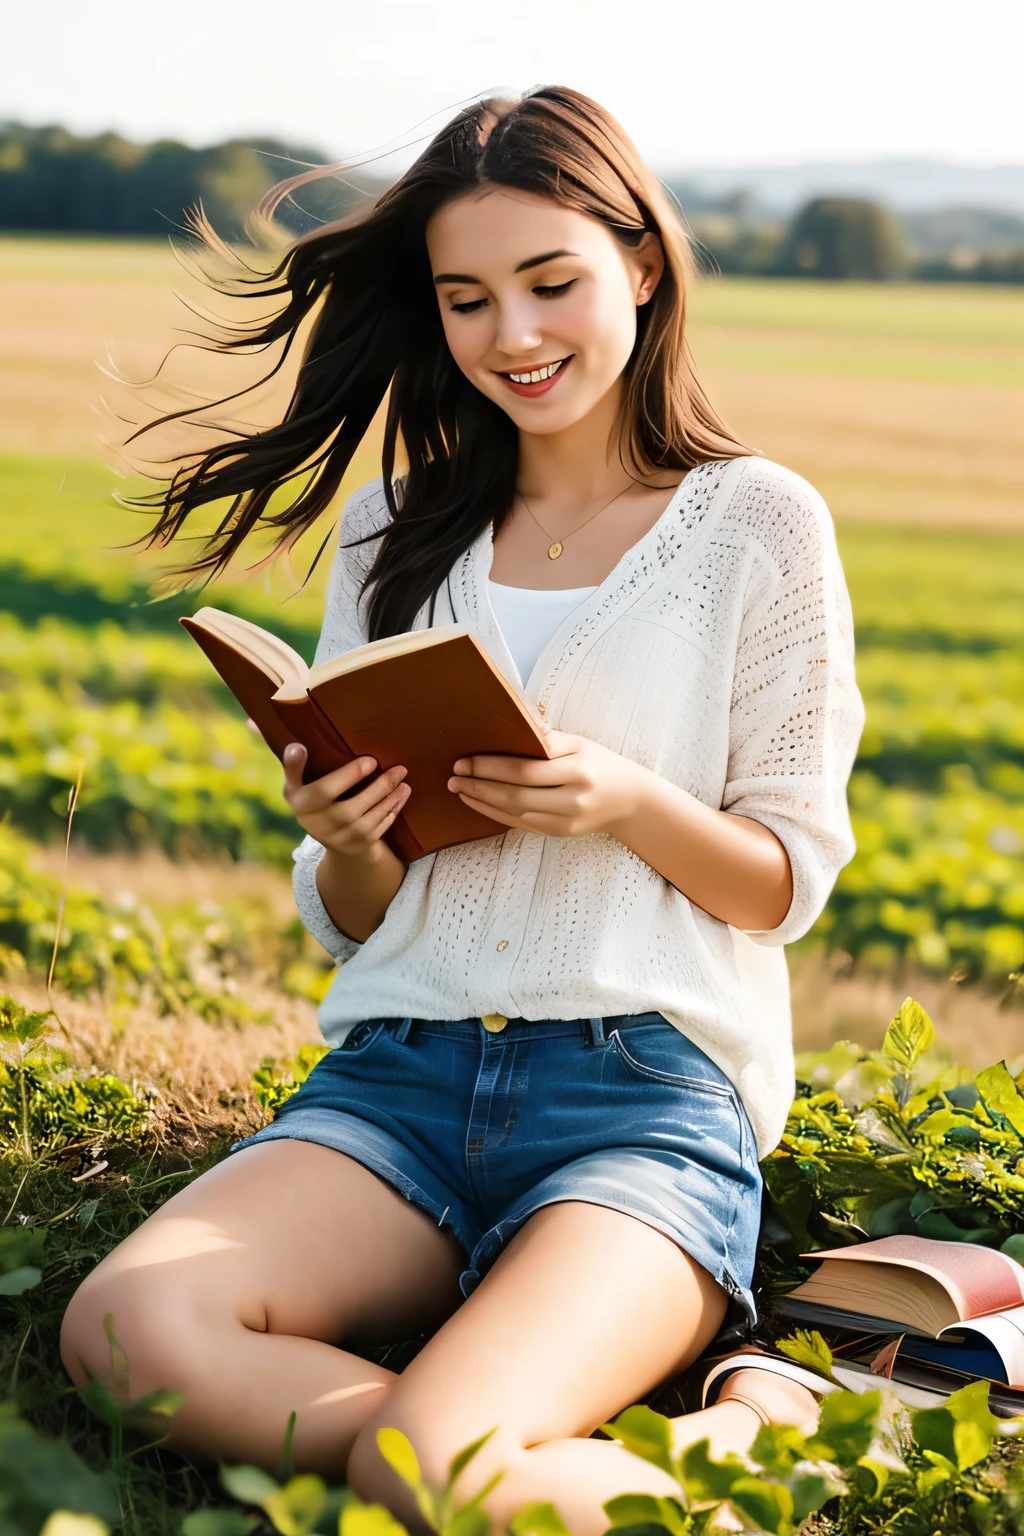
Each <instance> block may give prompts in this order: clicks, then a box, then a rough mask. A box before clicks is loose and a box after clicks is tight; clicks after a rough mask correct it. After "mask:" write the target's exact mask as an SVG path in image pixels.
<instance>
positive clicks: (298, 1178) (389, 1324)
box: [83, 1140, 465, 1343]
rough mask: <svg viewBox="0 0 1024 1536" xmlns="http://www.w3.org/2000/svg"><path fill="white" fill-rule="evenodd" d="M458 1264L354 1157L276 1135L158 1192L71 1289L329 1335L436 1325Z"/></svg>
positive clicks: (455, 1248) (455, 1251) (449, 1302)
mask: <svg viewBox="0 0 1024 1536" xmlns="http://www.w3.org/2000/svg"><path fill="white" fill-rule="evenodd" d="M464 1263H465V1258H464V1255H463V1252H462V1249H461V1248H460V1246H459V1245H458V1243H456V1241H455V1239H454V1238H453V1237H452V1236H451V1234H450V1233H447V1232H441V1231H439V1230H438V1229H437V1227H436V1225H435V1223H434V1221H433V1219H432V1218H431V1217H430V1216H429V1215H427V1214H426V1213H425V1212H424V1211H422V1210H420V1209H419V1208H418V1207H417V1206H414V1205H412V1204H411V1203H410V1202H409V1201H408V1200H406V1199H405V1198H404V1197H403V1196H402V1195H400V1194H398V1192H397V1191H396V1190H394V1189H393V1188H392V1187H391V1186H390V1185H389V1184H387V1183H386V1182H385V1181H384V1180H383V1179H381V1178H378V1176H377V1175H376V1174H374V1173H371V1172H370V1171H369V1170H368V1169H367V1168H364V1167H363V1166H362V1164H361V1163H359V1162H357V1161H356V1160H355V1159H353V1158H351V1157H348V1156H346V1154H345V1153H342V1152H335V1151H334V1150H333V1149H331V1148H329V1147H323V1146H319V1145H316V1144H314V1143H312V1142H303V1141H290V1140H281V1141H269V1142H264V1143H262V1144H258V1145H256V1146H252V1147H245V1148H243V1149H242V1150H240V1151H239V1152H236V1153H234V1154H233V1155H232V1156H230V1157H228V1158H226V1159H225V1161H224V1162H222V1163H219V1164H218V1165H217V1166H215V1167H214V1168H212V1169H211V1170H210V1171H209V1172H207V1173H205V1174H203V1175H202V1176H201V1177H200V1178H198V1179H197V1180H196V1181H195V1182H194V1183H193V1184H190V1185H189V1186H188V1187H187V1188H186V1189H184V1190H182V1191H180V1193H178V1194H176V1195H175V1196H174V1197H173V1198H172V1199H170V1200H168V1201H167V1203H166V1205H163V1206H162V1207H161V1208H160V1209H159V1210H158V1211H157V1212H155V1214H154V1215H152V1216H150V1217H149V1219H148V1220H147V1221H145V1222H144V1223H143V1224H142V1226H140V1227H139V1228H138V1229H137V1231H135V1232H134V1233H133V1234H132V1235H131V1236H130V1237H129V1238H127V1239H126V1240H125V1241H124V1242H123V1243H121V1244H120V1245H119V1247H117V1248H115V1249H114V1250H113V1252H112V1253H110V1254H108V1255H107V1257H106V1258H105V1259H104V1260H103V1261H102V1263H101V1264H100V1265H99V1266H98V1267H97V1269H96V1270H95V1271H94V1272H93V1274H92V1275H91V1276H90V1277H89V1279H88V1280H87V1281H86V1283H85V1287H83V1289H87V1288H90V1289H91V1288H96V1289H98V1290H100V1291H102V1292H103V1293H105V1294H106V1295H108V1296H109V1295H111V1294H112V1293H116V1295H117V1296H118V1297H119V1298H120V1300H121V1302H122V1306H123V1305H125V1304H126V1303H129V1302H130V1301H131V1299H132V1298H135V1299H136V1300H141V1301H143V1302H144V1303H145V1304H147V1305H150V1306H151V1305H153V1304H154V1303H155V1302H156V1301H157V1298H158V1297H159V1296H160V1295H167V1296H169V1297H173V1298H174V1304H175V1307H176V1309H180V1308H181V1306H182V1304H183V1302H186V1301H187V1305H188V1306H189V1307H190V1308H191V1309H192V1310H193V1312H195V1313H198V1314H202V1315H204V1316H207V1317H210V1318H211V1319H213V1320H218V1321H220V1320H225V1319H228V1318H231V1319H234V1320H237V1321H239V1322H241V1323H243V1324H244V1325H245V1326H246V1327H248V1328H252V1329H255V1330H258V1331H261V1332H269V1333H280V1334H295V1335H299V1336H300V1337H303V1338H310V1339H320V1340H322V1341H324V1342H329V1343H340V1342H342V1340H344V1339H352V1338H367V1339H370V1338H377V1337H379V1338H387V1337H392V1336H395V1335H399V1336H400V1335H401V1333H402V1332H416V1331H418V1330H420V1329H423V1328H429V1327H433V1326H436V1325H437V1323H439V1322H440V1321H442V1320H443V1319H444V1318H446V1317H447V1316H449V1314H450V1313H451V1312H452V1310H453V1309H454V1308H455V1307H456V1306H457V1305H458V1304H459V1302H460V1301H461V1299H462V1298H461V1293H460V1291H459V1284H458V1279H459V1274H460V1272H461V1270H462V1267H463V1265H464Z"/></svg>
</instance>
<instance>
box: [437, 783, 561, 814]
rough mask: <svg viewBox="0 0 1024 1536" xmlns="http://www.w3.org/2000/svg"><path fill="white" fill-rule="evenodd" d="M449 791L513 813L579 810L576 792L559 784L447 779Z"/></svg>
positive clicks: (553, 812)
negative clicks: (538, 785) (533, 784)
mask: <svg viewBox="0 0 1024 1536" xmlns="http://www.w3.org/2000/svg"><path fill="white" fill-rule="evenodd" d="M448 784H449V788H450V790H451V792H452V793H453V794H458V795H470V796H472V797H473V798H474V799H475V800H479V801H481V802H482V803H483V804H484V805H493V806H497V807H499V808H500V809H501V810H503V811H508V812H509V813H510V814H511V815H513V816H519V815H522V813H523V812H524V811H547V812H549V813H550V814H552V815H555V816H571V815H574V814H576V813H577V812H578V811H579V808H580V807H579V795H578V793H577V791H576V790H575V789H574V788H573V787H571V786H564V785H560V784H555V785H551V786H548V787H544V786H540V787H533V786H530V785H523V784H498V783H496V782H494V781H493V780H490V779H460V778H454V779H449V781H448Z"/></svg>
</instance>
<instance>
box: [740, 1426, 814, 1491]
mask: <svg viewBox="0 0 1024 1536" xmlns="http://www.w3.org/2000/svg"><path fill="white" fill-rule="evenodd" d="M807 1456H808V1451H807V1445H806V1442H805V1440H804V1437H803V1435H802V1434H801V1433H800V1431H799V1430H798V1429H797V1427H796V1425H795V1424H764V1425H762V1427H761V1428H760V1429H759V1430H758V1432H757V1435H756V1436H755V1438H754V1443H753V1444H752V1445H751V1447H750V1458H751V1460H752V1461H756V1462H757V1464H758V1466H759V1467H762V1468H763V1469H764V1471H765V1472H767V1473H769V1475H770V1476H772V1477H781V1478H786V1477H788V1476H789V1474H790V1472H792V1470H793V1468H794V1467H795V1466H796V1464H797V1462H798V1461H806V1460H807Z"/></svg>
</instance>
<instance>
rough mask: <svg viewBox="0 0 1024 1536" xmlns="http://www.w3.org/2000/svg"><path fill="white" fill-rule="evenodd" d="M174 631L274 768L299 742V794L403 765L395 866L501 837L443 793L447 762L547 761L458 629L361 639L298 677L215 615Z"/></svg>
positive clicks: (293, 667)
mask: <svg viewBox="0 0 1024 1536" xmlns="http://www.w3.org/2000/svg"><path fill="white" fill-rule="evenodd" d="M181 623H182V625H183V626H184V627H185V629H187V630H188V632H189V634H190V635H191V636H192V638H193V639H194V640H195V641H196V643H197V644H198V645H199V646H201V648H202V649H203V651H204V652H205V653H206V655H207V657H208V658H209V660H210V661H211V662H212V663H213V666H214V667H215V668H216V670H217V671H218V672H219V673H220V676H221V677H222V678H223V680H224V682H225V683H226V684H227V686H228V687H229V688H230V689H231V692H232V693H233V694H234V695H235V698H236V699H237V700H238V702H239V703H240V704H241V706H242V708H243V709H244V710H245V711H246V713H247V714H248V716H249V718H250V719H251V720H252V722H253V724H254V725H255V726H256V728H257V729H258V730H259V732H260V734H261V735H262V737H263V739H264V741H265V742H266V743H267V745H268V746H269V747H270V749H271V750H272V751H273V752H274V753H275V754H276V755H277V756H278V757H279V758H280V757H282V756H283V753H284V749H285V747H286V746H287V745H288V744H289V742H293V741H300V742H302V743H303V745H304V746H305V747H306V750H307V753H308V756H307V760H306V767H305V771H304V779H305V781H306V782H307V783H308V782H310V781H311V780H313V779H318V778H321V777H322V776H323V775H324V774H325V773H330V772H331V771H332V770H333V769H335V768H340V767H342V766H344V764H345V763H349V762H351V761H352V760H353V758H356V757H362V756H369V757H373V758H375V759H376V761H377V765H378V766H377V769H376V770H375V773H374V774H373V775H371V776H370V777H376V776H377V775H378V774H379V773H383V772H385V771H386V770H387V769H388V768H391V767H394V765H395V764H396V763H404V764H405V766H406V768H407V769H408V773H407V775H406V780H405V782H406V783H408V785H409V787H410V789H411V791H412V793H411V795H410V796H409V798H408V800H407V801H406V803H405V805H404V807H403V808H402V811H401V813H400V815H399V816H398V817H397V818H396V820H395V821H394V822H393V823H392V825H391V827H390V828H389V830H388V831H387V832H386V833H385V841H386V842H387V843H388V845H389V846H390V847H391V848H392V849H393V851H394V852H395V853H397V854H398V856H399V857H400V858H402V859H404V860H405V861H406V862H407V863H408V862H411V861H412V860H413V859H419V858H422V857H423V856H424V854H428V853H434V852H436V851H437V849H439V848H447V847H450V846H452V845H454V844H456V843H466V842H471V841H473V840H474V839H475V838H479V837H493V836H494V835H495V834H496V833H498V832H504V831H506V830H507V828H506V827H505V825H504V823H502V822H498V821H494V820H492V819H491V817H489V816H485V815H483V814H482V813H480V812H478V811H474V810H472V809H471V808H470V807H469V806H468V805H466V804H465V802H464V801H462V800H460V799H459V797H458V795H455V794H453V793H452V792H451V790H450V789H449V788H448V780H449V778H450V777H451V775H452V771H453V765H454V763H455V761H456V759H457V758H459V757H467V756H471V755H473V754H479V753H484V752H487V753H500V754H502V755H510V756H517V757H535V758H549V757H551V755H552V754H551V752H550V750H549V748H548V746H547V732H546V728H545V726H544V724H543V722H542V721H541V720H540V719H539V717H536V716H535V715H534V713H533V711H532V709H531V707H530V706H529V705H528V703H527V702H526V700H525V699H523V698H522V696H521V695H520V694H518V693H517V692H516V691H515V689H514V688H513V687H512V686H511V684H510V683H509V682H508V681H507V680H506V678H505V677H504V676H503V675H502V673H501V672H500V671H499V669H498V668H497V667H496V666H495V665H494V662H493V661H492V660H491V658H490V657H489V656H488V654H487V652H486V651H485V650H484V648H483V646H481V645H480V643H479V641H478V640H477V639H476V637H475V636H474V635H472V634H471V633H470V631H469V630H468V629H467V627H466V626H465V625H464V624H446V625H441V626H438V627H437V628H435V629H422V630H410V631H409V632H408V633H406V634H401V635H392V636H390V637H388V638H387V639H384V640H373V641H371V642H370V643H369V644H368V645H361V646H358V647H357V648H356V649H355V650H351V651H347V652H346V653H345V654H344V655H343V656H336V657H334V658H333V660H331V661H324V662H321V663H320V664H319V665H318V666H313V667H309V666H307V665H306V663H305V662H304V661H303V659H302V657H301V656H300V655H299V654H298V652H297V651H295V650H293V649H292V647H291V646H290V645H287V644H286V643H285V642H284V641H283V640H281V639H279V638H278V636H277V635H274V634H272V633H271V632H270V631H269V630H266V629H262V628H261V627H260V626H259V625H258V624H252V623H250V622H249V621H248V620H247V619H242V618H239V617H238V616H237V615H236V614H232V613H225V612H223V611H222V610H221V609H219V608H200V609H199V611H198V612H197V613H195V614H193V615H192V616H191V618H183V619H182V620H181ZM366 782H367V781H366V780H362V781H360V784H359V785H358V786H356V789H355V790H353V791H351V793H358V791H359V789H361V788H362V787H363V786H364V785H365V783H366Z"/></svg>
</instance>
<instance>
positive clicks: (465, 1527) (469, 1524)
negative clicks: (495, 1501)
mask: <svg viewBox="0 0 1024 1536" xmlns="http://www.w3.org/2000/svg"><path fill="white" fill-rule="evenodd" d="M490 1528H491V1519H490V1516H489V1515H488V1514H486V1513H485V1511H484V1510H482V1509H481V1508H480V1505H479V1504H478V1503H477V1502H476V1501H475V1500H474V1501H473V1502H472V1503H471V1504H466V1505H465V1506H464V1507H463V1508H462V1509H457V1510H456V1511H455V1513H454V1515H452V1516H450V1518H449V1519H448V1520H446V1521H445V1523H444V1525H443V1526H442V1527H441V1529H442V1532H443V1536H487V1533H488V1531H489V1530H490Z"/></svg>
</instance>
